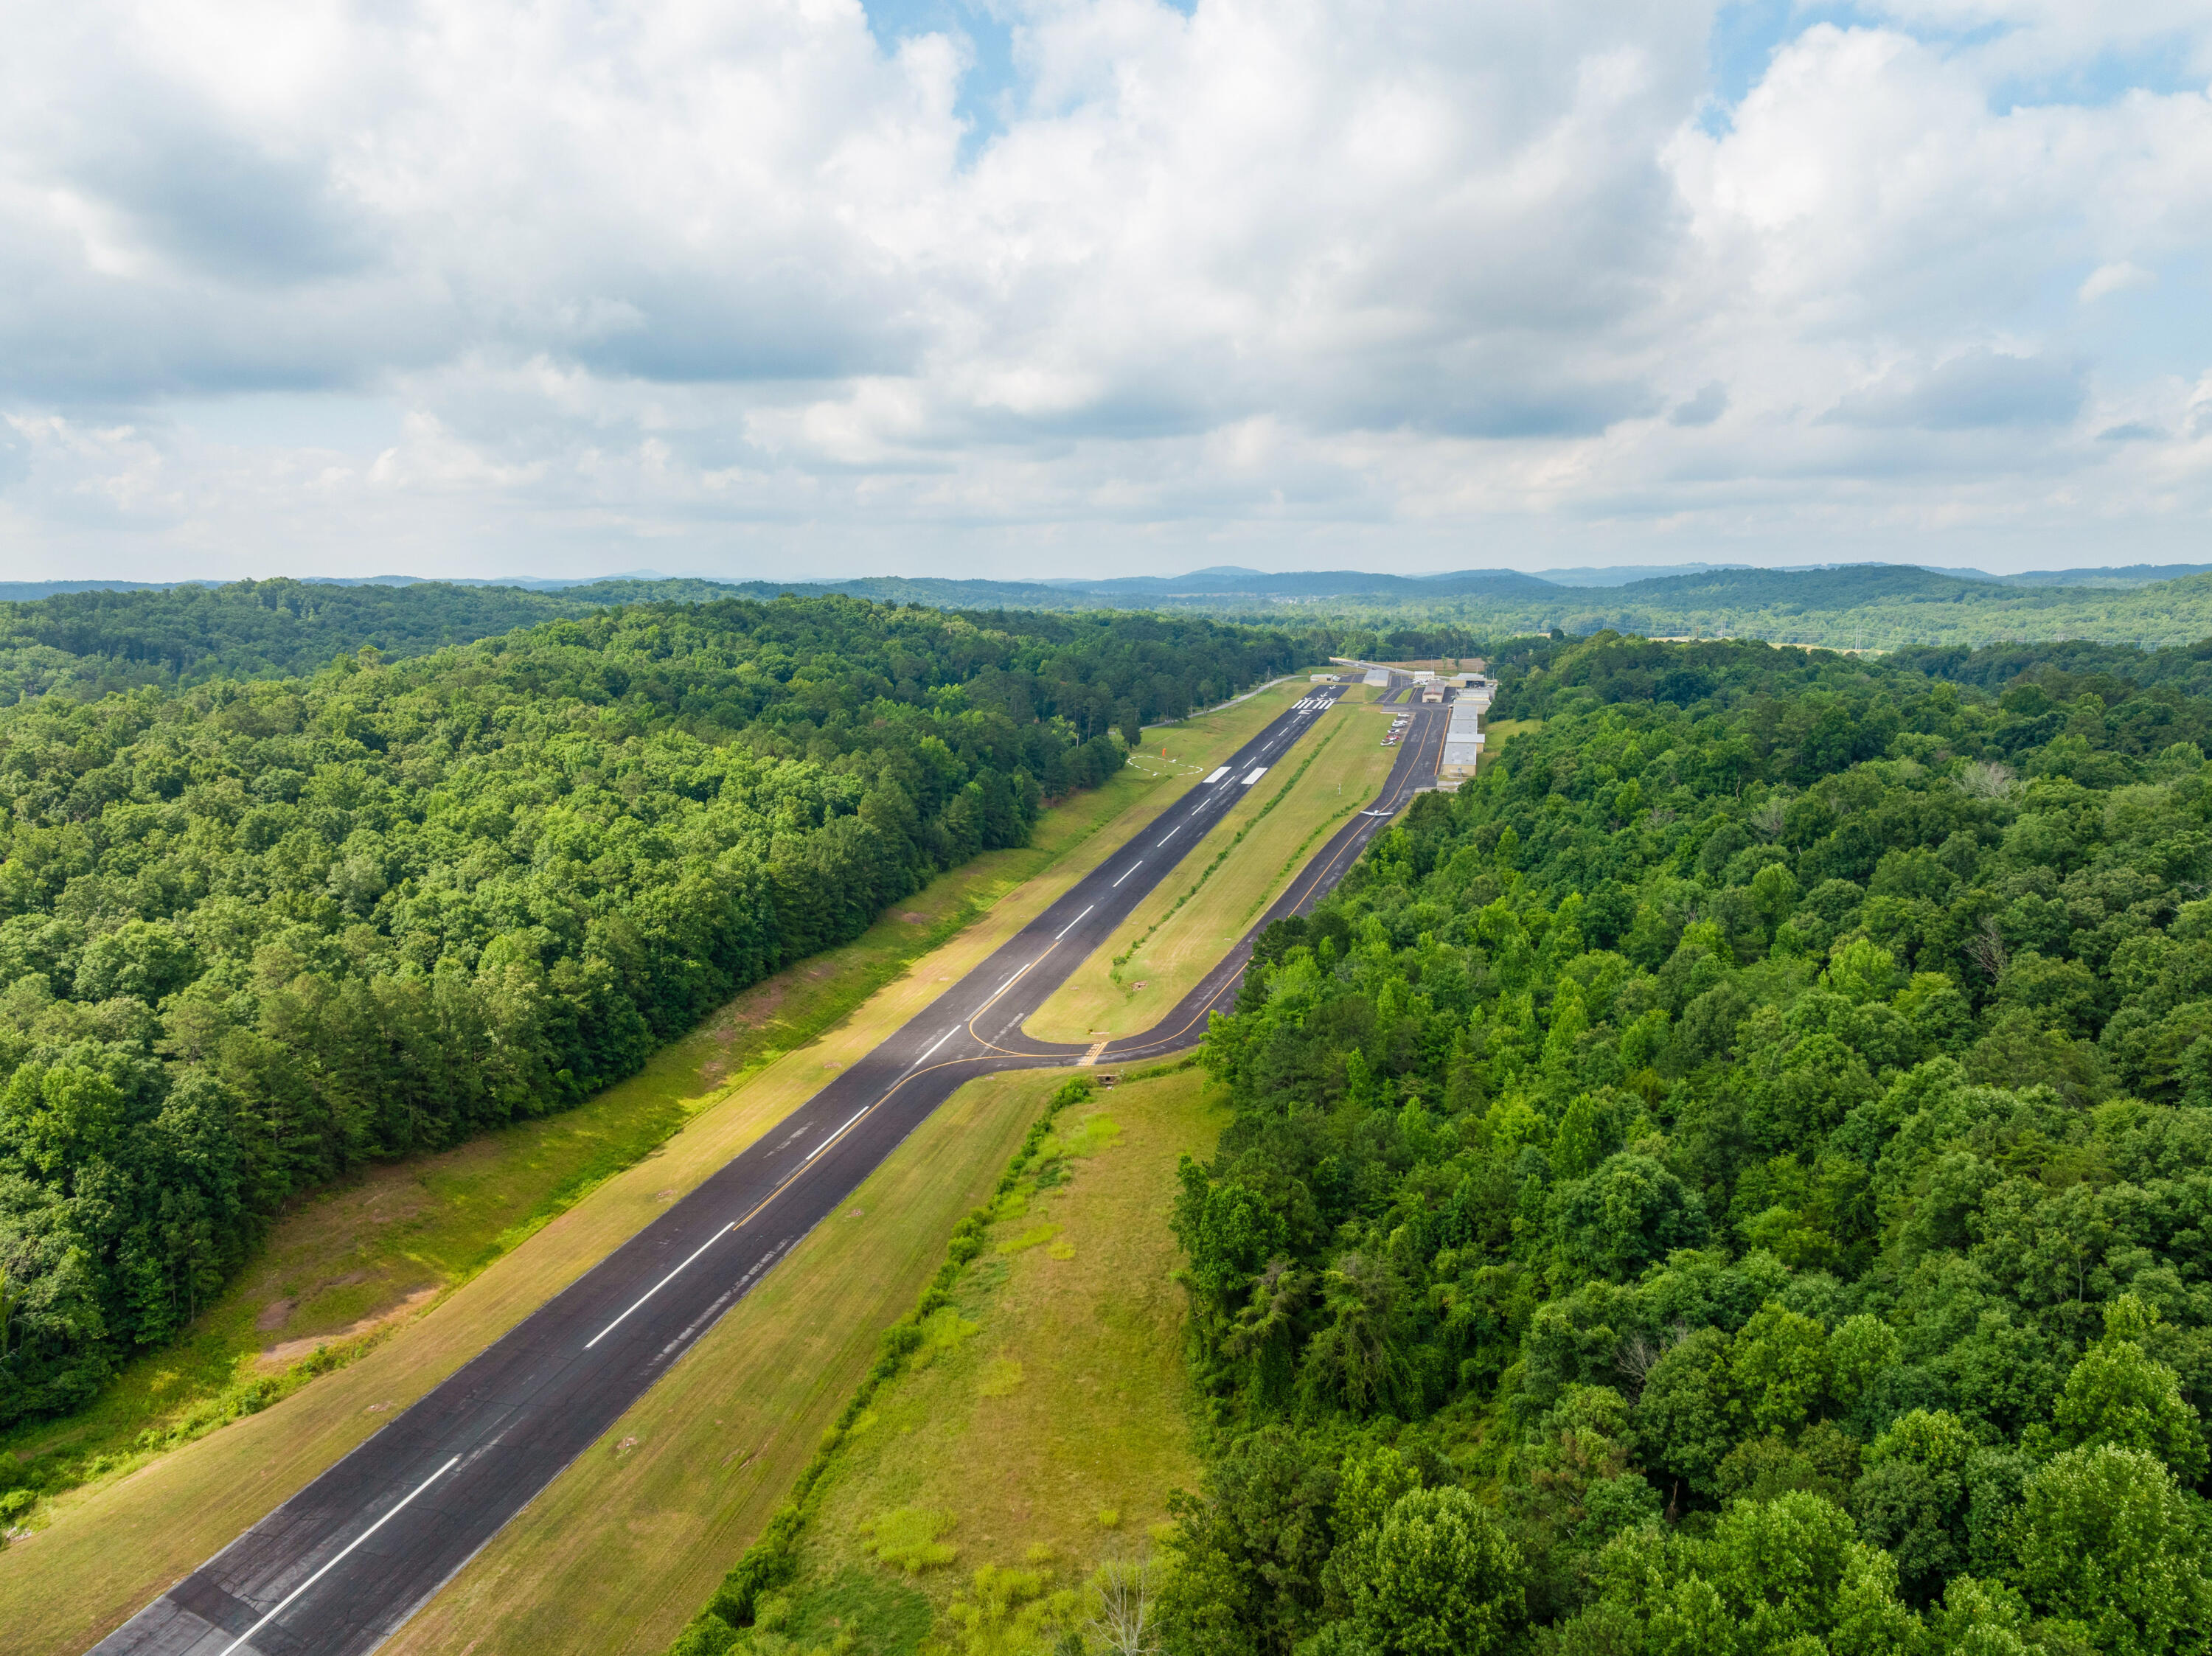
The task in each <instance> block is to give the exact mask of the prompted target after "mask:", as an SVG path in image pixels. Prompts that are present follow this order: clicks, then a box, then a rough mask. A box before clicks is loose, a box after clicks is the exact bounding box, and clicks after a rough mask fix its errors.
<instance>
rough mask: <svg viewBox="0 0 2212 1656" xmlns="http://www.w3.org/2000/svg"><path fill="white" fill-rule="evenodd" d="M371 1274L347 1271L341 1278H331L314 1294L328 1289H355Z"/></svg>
mask: <svg viewBox="0 0 2212 1656" xmlns="http://www.w3.org/2000/svg"><path fill="white" fill-rule="evenodd" d="M372 1274H373V1273H371V1272H369V1271H348V1272H346V1274H345V1275H344V1276H343V1277H331V1279H330V1281H328V1282H326V1283H323V1284H321V1285H320V1286H319V1287H318V1288H317V1289H315V1292H316V1293H318V1294H319V1293H321V1292H322V1291H323V1289H329V1288H355V1287H357V1286H359V1285H360V1284H361V1283H365V1282H367V1281H368V1279H369V1277H370V1276H371V1275H372Z"/></svg>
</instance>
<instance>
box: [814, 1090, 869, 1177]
mask: <svg viewBox="0 0 2212 1656" xmlns="http://www.w3.org/2000/svg"><path fill="white" fill-rule="evenodd" d="M874 1108H875V1106H874V1105H872V1104H863V1105H862V1106H860V1108H859V1109H857V1110H855V1111H854V1112H853V1121H858V1120H859V1119H860V1118H861V1117H862V1116H864V1115H866V1113H868V1112H869V1111H870V1110H872V1109H874ZM853 1121H848V1122H847V1123H846V1124H845V1127H849V1126H851V1125H853ZM845 1127H840V1128H838V1129H837V1131H836V1132H833V1133H831V1134H830V1135H829V1137H827V1138H825V1139H823V1141H822V1142H821V1143H819V1144H817V1145H816V1146H815V1147H814V1148H813V1149H812V1150H811V1151H810V1152H809V1153H808V1155H807V1157H806V1161H805V1162H800V1163H799V1166H800V1167H802V1168H803V1167H805V1166H806V1165H807V1162H811V1161H813V1160H814V1158H815V1157H816V1156H819V1155H821V1154H822V1152H823V1151H824V1150H826V1149H829V1147H830V1146H831V1145H832V1144H834V1143H836V1142H837V1141H838V1140H839V1139H841V1138H842V1137H844V1136H845Z"/></svg>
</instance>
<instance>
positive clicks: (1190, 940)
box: [1025, 706, 1398, 1040]
mask: <svg viewBox="0 0 2212 1656" xmlns="http://www.w3.org/2000/svg"><path fill="white" fill-rule="evenodd" d="M1390 717H1391V715H1390V713H1389V711H1388V710H1386V709H1383V708H1380V707H1360V706H1352V707H1337V708H1335V709H1333V710H1332V711H1331V712H1329V713H1327V714H1325V715H1324V716H1323V717H1322V718H1321V719H1316V721H1315V722H1314V724H1313V725H1311V726H1310V728H1309V729H1308V731H1307V732H1306V733H1305V735H1304V737H1301V738H1300V739H1299V741H1298V743H1297V746H1296V747H1293V748H1291V749H1289V750H1288V751H1287V752H1286V753H1285V755H1283V757H1282V758H1281V759H1280V760H1279V761H1276V763H1275V764H1274V765H1273V767H1270V769H1269V772H1268V774H1267V776H1266V777H1265V778H1263V779H1261V782H1260V784H1259V785H1258V786H1255V787H1253V788H1249V789H1248V790H1246V792H1245V794H1244V797H1243V798H1242V799H1241V800H1239V801H1238V802H1237V805H1236V807H1235V809H1233V810H1231V811H1230V813H1229V814H1228V815H1227V816H1225V817H1224V818H1223V819H1222V820H1221V821H1220V822H1218V823H1217V824H1215V825H1214V828H1213V829H1212V832H1211V833H1209V834H1207V835H1206V838H1205V839H1204V840H1200V842H1199V844H1198V846H1197V847H1196V849H1195V850H1194V852H1193V853H1192V854H1191V856H1189V857H1188V858H1186V859H1185V861H1184V862H1183V864H1182V866H1181V867H1180V868H1178V869H1177V870H1176V872H1175V874H1174V875H1173V876H1172V877H1170V878H1169V879H1166V880H1164V881H1162V882H1161V883H1160V884H1159V886H1158V888H1156V889H1154V890H1153V891H1152V893H1151V895H1148V896H1147V897H1146V899H1145V900H1144V901H1142V902H1141V903H1139V904H1138V905H1137V907H1136V909H1135V910H1134V912H1133V913H1131V914H1130V916H1129V918H1128V919H1127V920H1125V921H1123V922H1122V923H1121V926H1120V927H1119V928H1117V929H1116V930H1115V933H1114V935H1113V937H1111V938H1110V939H1109V940H1108V942H1107V943H1105V945H1104V946H1103V947H1102V948H1101V949H1098V950H1097V953H1095V954H1093V955H1091V957H1090V958H1089V959H1088V960H1086V961H1084V962H1083V964H1082V965H1081V966H1080V967H1079V968H1077V969H1076V971H1075V972H1074V973H1073V974H1072V975H1071V976H1070V977H1069V978H1068V980H1067V981H1066V983H1064V984H1062V985H1061V986H1060V988H1059V989H1058V990H1057V991H1056V992H1054V994H1053V996H1052V998H1050V999H1049V1000H1048V1001H1046V1002H1045V1004H1043V1005H1042V1006H1041V1007H1040V1008H1038V1009H1037V1010H1036V1013H1035V1014H1034V1015H1033V1016H1031V1017H1030V1020H1029V1022H1028V1024H1027V1025H1026V1026H1025V1027H1026V1028H1027V1030H1028V1032H1029V1033H1030V1034H1032V1035H1034V1036H1036V1037H1037V1038H1038V1039H1039V1040H1099V1039H1101V1038H1102V1037H1105V1036H1110V1035H1120V1034H1130V1033H1133V1032H1134V1031H1136V1030H1139V1029H1146V1028H1151V1027H1152V1024H1153V1023H1154V1022H1157V1021H1158V1019H1160V1018H1161V1017H1163V1016H1165V1015H1166V1014H1167V1012H1168V1011H1169V1010H1170V1009H1171V1008H1172V1007H1174V1005H1175V1004H1176V1002H1178V1001H1180V1000H1181V999H1182V998H1183V996H1184V995H1186V994H1188V992H1190V990H1191V988H1192V986H1194V985H1195V984H1196V983H1197V982H1198V980H1200V978H1202V977H1204V976H1205V975H1206V973H1207V972H1208V971H1210V970H1211V969H1212V967H1213V965H1214V963H1215V962H1216V961H1218V960H1219V959H1220V958H1221V956H1222V955H1223V953H1224V952H1225V950H1226V949H1228V948H1229V947H1230V946H1231V944H1233V943H1235V942H1236V941H1237V938H1238V937H1242V936H1243V934H1244V932H1245V931H1246V929H1247V928H1249V926H1250V925H1252V923H1253V921H1255V919H1258V918H1259V917H1260V915H1261V913H1263V912H1264V911H1265V910H1266V908H1267V905H1268V903H1270V902H1272V901H1273V900H1274V899H1275V897H1276V896H1277V895H1279V894H1280V893H1281V891H1282V890H1283V889H1284V887H1285V885H1286V884H1288V883H1289V882H1290V881H1291V879H1292V878H1293V877H1295V876H1296V874H1297V870H1299V868H1301V867H1302V866H1303V865H1304V862H1305V860H1306V859H1307V858H1310V856H1311V855H1312V854H1313V852H1314V851H1315V850H1316V848H1318V847H1319V846H1320V845H1321V844H1322V841H1323V840H1325V839H1326V838H1327V837H1328V833H1329V831H1330V830H1332V829H1333V828H1334V827H1335V826H1336V825H1337V824H1339V823H1340V822H1342V821H1343V820H1344V819H1345V818H1346V816H1350V815H1351V813H1352V812H1353V811H1355V810H1358V809H1360V808H1361V807H1362V806H1364V805H1365V804H1369V803H1370V801H1372V800H1373V799H1374V798H1375V797H1376V794H1377V793H1378V792H1380V791H1381V788H1382V786H1383V779H1385V778H1386V777H1387V776H1389V773H1390V766H1391V762H1392V761H1394V760H1395V758H1396V756H1397V752H1398V750H1397V749H1395V748H1389V747H1385V746H1383V736H1384V734H1385V733H1386V732H1387V731H1389V725H1390ZM1301 767H1303V769H1302V768H1301Z"/></svg>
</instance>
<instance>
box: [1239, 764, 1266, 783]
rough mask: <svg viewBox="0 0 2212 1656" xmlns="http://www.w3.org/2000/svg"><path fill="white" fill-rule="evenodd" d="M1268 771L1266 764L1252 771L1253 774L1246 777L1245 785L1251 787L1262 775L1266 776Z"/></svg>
mask: <svg viewBox="0 0 2212 1656" xmlns="http://www.w3.org/2000/svg"><path fill="white" fill-rule="evenodd" d="M1266 774H1267V767H1266V766H1265V765H1262V766H1261V767H1260V768H1259V769H1257V770H1255V771H1254V772H1253V773H1251V775H1249V776H1248V777H1246V778H1245V779H1244V786H1246V787H1248V788H1249V787H1250V786H1252V785H1253V784H1254V783H1255V782H1256V781H1258V780H1259V779H1261V777H1263V776H1265V775H1266Z"/></svg>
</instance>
